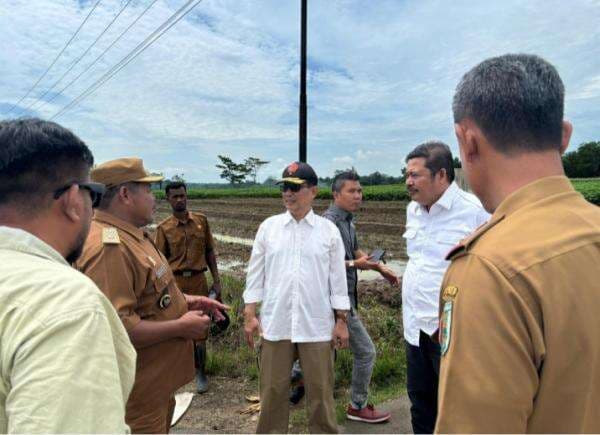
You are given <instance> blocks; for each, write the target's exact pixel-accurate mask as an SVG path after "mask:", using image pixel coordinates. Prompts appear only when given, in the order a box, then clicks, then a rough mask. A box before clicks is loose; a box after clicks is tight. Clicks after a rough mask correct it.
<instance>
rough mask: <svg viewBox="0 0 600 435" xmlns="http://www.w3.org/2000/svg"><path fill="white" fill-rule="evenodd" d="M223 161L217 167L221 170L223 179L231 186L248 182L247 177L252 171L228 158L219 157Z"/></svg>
mask: <svg viewBox="0 0 600 435" xmlns="http://www.w3.org/2000/svg"><path fill="white" fill-rule="evenodd" d="M217 157H218V158H219V160H220V161H221V163H220V164H218V165H216V166H217V168H219V169H220V170H221V174H220V175H219V176H220V177H221V178H224V179H225V180H227V181H229V183H230V184H240V183H243V182H244V181H246V177H247V176H248V174H249V173H250V169H249V168H248V167H247V166H246V165H245V164H243V163H235V162H234V161H233V160H231V158H230V157H228V156H222V155H220V154H219V155H218V156H217Z"/></svg>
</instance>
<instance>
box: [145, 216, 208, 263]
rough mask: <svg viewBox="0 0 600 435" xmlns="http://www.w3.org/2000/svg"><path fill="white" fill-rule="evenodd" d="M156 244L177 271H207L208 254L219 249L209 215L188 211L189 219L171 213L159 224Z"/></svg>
mask: <svg viewBox="0 0 600 435" xmlns="http://www.w3.org/2000/svg"><path fill="white" fill-rule="evenodd" d="M156 246H157V247H158V249H160V251H161V252H162V253H163V254H164V255H165V257H167V259H168V260H169V265H170V266H171V270H173V272H175V273H178V272H183V271H184V270H193V271H196V272H204V271H206V269H207V268H208V266H207V263H206V254H208V253H209V252H210V251H212V250H214V249H215V242H214V240H213V237H212V234H211V232H210V228H209V226H208V220H207V219H206V216H204V215H203V214H200V213H192V212H188V218H187V219H186V220H185V221H180V220H179V219H177V218H176V217H175V216H170V217H168V218H167V219H165V220H164V221H162V222H161V223H160V224H159V225H158V228H157V229H156Z"/></svg>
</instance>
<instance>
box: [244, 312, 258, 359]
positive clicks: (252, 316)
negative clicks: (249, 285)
mask: <svg viewBox="0 0 600 435" xmlns="http://www.w3.org/2000/svg"><path fill="white" fill-rule="evenodd" d="M255 335H258V336H259V337H262V329H261V327H260V322H259V320H258V318H257V317H256V304H246V306H245V307H244V336H245V337H246V341H247V342H248V346H250V348H251V349H254V336H255Z"/></svg>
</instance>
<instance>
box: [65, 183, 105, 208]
mask: <svg viewBox="0 0 600 435" xmlns="http://www.w3.org/2000/svg"><path fill="white" fill-rule="evenodd" d="M74 184H77V185H78V186H79V188H80V189H85V190H87V191H88V192H90V198H91V199H92V208H96V207H98V206H99V205H100V201H102V195H104V192H106V186H104V184H101V183H79V182H73V183H71V184H67V185H66V186H63V187H61V188H60V189H56V190H55V191H54V199H58V198H60V196H61V195H62V194H63V193H65V192H66V191H67V190H69V189H70V188H71V186H72V185H74Z"/></svg>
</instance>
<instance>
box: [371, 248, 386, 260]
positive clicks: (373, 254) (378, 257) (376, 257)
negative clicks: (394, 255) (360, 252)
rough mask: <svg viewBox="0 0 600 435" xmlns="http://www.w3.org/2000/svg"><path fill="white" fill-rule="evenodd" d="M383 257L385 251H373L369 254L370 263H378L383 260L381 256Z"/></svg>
mask: <svg viewBox="0 0 600 435" xmlns="http://www.w3.org/2000/svg"><path fill="white" fill-rule="evenodd" d="M384 255H385V249H379V248H378V249H375V250H373V252H371V261H374V262H375V263H379V262H380V261H382V260H383V256H384ZM383 262H384V263H385V260H383Z"/></svg>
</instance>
